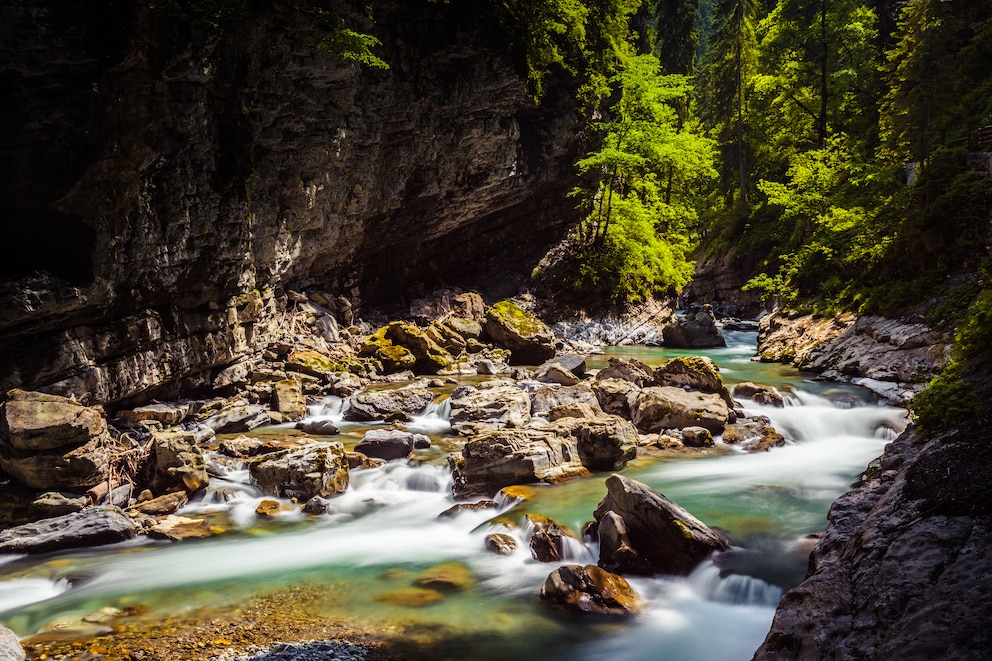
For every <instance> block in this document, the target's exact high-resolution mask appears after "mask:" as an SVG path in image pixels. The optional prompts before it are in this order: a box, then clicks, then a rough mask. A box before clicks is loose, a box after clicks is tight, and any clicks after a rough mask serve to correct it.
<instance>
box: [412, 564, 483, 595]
mask: <svg viewBox="0 0 992 661" xmlns="http://www.w3.org/2000/svg"><path fill="white" fill-rule="evenodd" d="M417 585H422V586H424V587H426V588H430V589H433V590H441V591H446V592H447V591H454V592H462V591H464V590H468V589H469V588H471V587H472V586H473V585H475V576H474V575H473V574H472V570H470V569H469V568H468V567H466V566H465V565H463V564H462V563H460V562H445V563H444V564H440V565H435V566H433V567H430V568H428V569H425V570H424V571H423V572H421V574H420V575H419V576H417Z"/></svg>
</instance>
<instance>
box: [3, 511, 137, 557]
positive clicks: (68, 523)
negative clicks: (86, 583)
mask: <svg viewBox="0 0 992 661" xmlns="http://www.w3.org/2000/svg"><path fill="white" fill-rule="evenodd" d="M136 534H137V526H136V525H135V523H134V522H133V521H132V520H131V519H130V518H129V517H128V516H126V515H125V514H124V513H123V512H122V511H121V510H120V508H117V507H112V506H98V507H89V508H87V509H84V510H82V511H81V512H76V513H74V514H66V515H65V516H58V517H55V518H51V519H45V520H43V521H38V522H36V523H27V524H24V525H21V526H16V527H14V528H8V529H7V530H0V553H47V552H49V551H62V550H65V549H74V548H83V547H87V546H97V545H100V544H114V543H116V542H122V541H125V540H128V539H131V538H133V537H134V536H135V535H136Z"/></svg>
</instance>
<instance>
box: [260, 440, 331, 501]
mask: <svg viewBox="0 0 992 661" xmlns="http://www.w3.org/2000/svg"><path fill="white" fill-rule="evenodd" d="M248 468H249V472H250V474H251V481H252V483H254V484H255V485H257V486H258V488H259V489H261V490H262V492H263V493H265V494H268V495H270V496H278V497H283V498H295V499H296V500H298V501H307V500H309V499H311V498H313V497H314V496H328V495H333V494H336V493H340V492H341V491H344V490H345V489H346V488H347V487H348V461H347V459H346V458H345V453H344V446H343V445H342V444H341V443H338V442H336V441H334V442H326V443H310V444H308V445H304V446H302V447H298V448H294V449H292V450H283V451H280V452H274V453H272V454H268V455H265V456H263V457H259V458H258V459H254V460H252V462H251V463H250V464H249V465H248Z"/></svg>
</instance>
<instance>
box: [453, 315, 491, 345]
mask: <svg viewBox="0 0 992 661" xmlns="http://www.w3.org/2000/svg"><path fill="white" fill-rule="evenodd" d="M444 324H445V326H447V327H448V328H450V329H451V330H453V331H455V332H456V333H458V335H460V336H461V337H463V338H465V340H466V341H467V340H478V339H479V338H480V337H482V324H480V323H479V322H477V321H473V320H472V319H465V318H464V317H450V318H448V320H447V321H445V322H444Z"/></svg>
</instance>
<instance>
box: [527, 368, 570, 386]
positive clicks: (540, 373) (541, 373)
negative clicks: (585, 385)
mask: <svg viewBox="0 0 992 661" xmlns="http://www.w3.org/2000/svg"><path fill="white" fill-rule="evenodd" d="M534 380H535V381H540V382H541V383H557V384H560V385H563V386H574V385H575V384H576V383H578V382H579V381H580V379H579V377H577V376H575V375H574V374H572V373H571V372H570V371H569V370H567V369H565V368H564V367H563V366H561V365H560V364H558V363H551V364H550V365H544V366H542V367H541V368H540V369H539V370H537V371H536V372H535V373H534Z"/></svg>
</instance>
